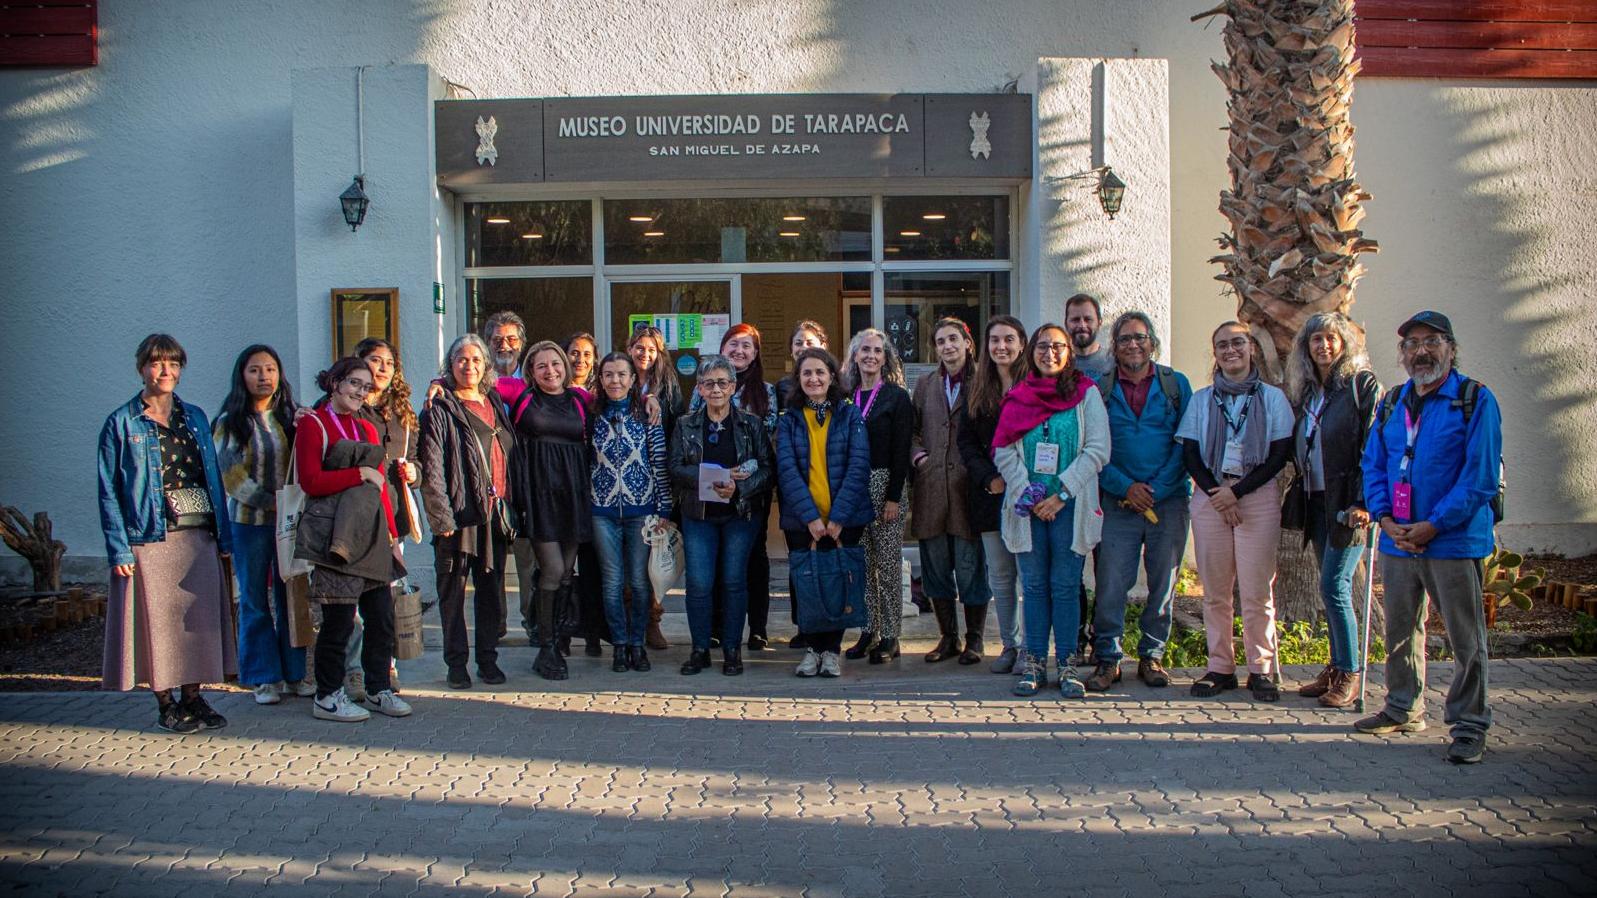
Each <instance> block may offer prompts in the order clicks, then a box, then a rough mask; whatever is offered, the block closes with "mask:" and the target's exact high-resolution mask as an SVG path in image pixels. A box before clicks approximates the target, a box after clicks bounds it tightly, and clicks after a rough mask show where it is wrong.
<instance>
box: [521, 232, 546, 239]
mask: <svg viewBox="0 0 1597 898" xmlns="http://www.w3.org/2000/svg"><path fill="white" fill-rule="evenodd" d="M521 239H523V240H542V239H543V235H542V234H539V233H538V232H536V231H534V232H533V233H530V234H522V235H521Z"/></svg>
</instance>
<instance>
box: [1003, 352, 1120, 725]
mask: <svg viewBox="0 0 1597 898" xmlns="http://www.w3.org/2000/svg"><path fill="white" fill-rule="evenodd" d="M1026 355H1027V357H1028V359H1029V360H1030V361H1031V372H1030V373H1029V374H1027V375H1026V377H1025V379H1023V380H1021V381H1020V382H1019V383H1017V384H1015V387H1014V389H1012V390H1010V392H1009V394H1008V395H1007V396H1005V397H1004V404H1003V406H1002V408H1001V409H1000V410H999V413H998V430H997V432H996V433H994V434H993V463H994V465H996V466H997V468H998V473H999V474H1000V475H1001V476H1002V477H1003V479H1004V505H1003V511H1002V512H1001V513H1000V519H1001V523H1000V525H999V529H1000V532H1001V533H1002V535H1003V538H1004V545H1005V546H1006V547H1007V548H1008V549H1009V551H1011V552H1014V553H1015V557H1016V560H1017V561H1019V563H1020V576H1021V583H1022V586H1023V590H1024V592H1025V596H1026V614H1025V633H1026V655H1027V658H1026V665H1025V669H1024V670H1023V671H1022V673H1021V676H1020V679H1019V680H1017V681H1016V682H1015V689H1014V692H1015V694H1016V695H1023V696H1030V695H1036V694H1037V693H1038V692H1039V691H1041V690H1042V688H1043V687H1044V686H1046V685H1047V683H1048V640H1049V636H1050V635H1051V636H1052V637H1053V643H1054V646H1055V650H1056V651H1057V652H1058V656H1059V694H1060V696H1061V697H1063V698H1081V697H1083V696H1084V695H1086V689H1085V687H1084V686H1083V685H1082V682H1081V679H1080V678H1078V677H1077V676H1076V669H1075V666H1074V662H1073V658H1072V657H1071V656H1072V653H1073V652H1074V651H1075V649H1076V628H1077V627H1078V626H1079V624H1080V621H1078V620H1077V618H1078V617H1079V616H1080V614H1081V609H1080V607H1079V605H1078V592H1079V590H1080V589H1081V571H1082V567H1083V565H1084V563H1085V561H1086V558H1087V555H1088V553H1090V552H1091V551H1092V547H1093V546H1095V545H1097V544H1098V539H1099V537H1100V536H1101V535H1102V533H1103V511H1102V509H1101V508H1100V507H1099V505H1098V472H1099V471H1101V470H1102V469H1103V466H1104V465H1105V464H1106V463H1107V462H1108V461H1109V416H1108V414H1107V412H1105V410H1104V404H1103V399H1102V398H1101V397H1100V396H1099V395H1098V389H1097V387H1096V386H1094V385H1093V382H1092V379H1091V378H1089V377H1087V376H1086V375H1085V374H1082V373H1081V372H1079V371H1078V370H1077V369H1076V367H1075V365H1074V364H1072V360H1071V355H1070V335H1069V334H1068V333H1067V332H1066V331H1065V329H1064V328H1062V327H1060V326H1059V325H1057V324H1045V325H1043V326H1042V327H1040V328H1038V329H1037V331H1036V333H1034V334H1032V335H1031V341H1030V342H1029V343H1027V344H1026Z"/></svg>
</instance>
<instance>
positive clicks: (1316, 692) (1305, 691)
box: [1298, 664, 1336, 698]
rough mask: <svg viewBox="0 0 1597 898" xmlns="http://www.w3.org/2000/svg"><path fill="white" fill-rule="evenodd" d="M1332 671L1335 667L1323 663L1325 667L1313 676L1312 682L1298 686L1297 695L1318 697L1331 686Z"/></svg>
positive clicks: (1333, 671) (1334, 670)
mask: <svg viewBox="0 0 1597 898" xmlns="http://www.w3.org/2000/svg"><path fill="white" fill-rule="evenodd" d="M1334 673H1336V668H1334V667H1332V666H1331V665H1329V664H1327V665H1325V669H1324V670H1322V671H1320V675H1319V676H1317V677H1315V678H1314V680H1313V682H1309V683H1304V684H1303V685H1302V686H1299V687H1298V695H1301V696H1303V697H1304V698H1319V697H1320V696H1322V695H1324V694H1325V691H1326V690H1327V689H1330V688H1331V675H1332V674H1334Z"/></svg>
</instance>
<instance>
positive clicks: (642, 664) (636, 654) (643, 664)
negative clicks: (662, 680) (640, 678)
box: [632, 645, 654, 673]
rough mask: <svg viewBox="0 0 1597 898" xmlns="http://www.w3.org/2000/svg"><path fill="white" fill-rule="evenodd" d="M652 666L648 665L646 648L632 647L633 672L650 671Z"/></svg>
mask: <svg viewBox="0 0 1597 898" xmlns="http://www.w3.org/2000/svg"><path fill="white" fill-rule="evenodd" d="M653 666H654V665H652V664H650V663H649V650H648V648H647V647H645V646H641V645H635V646H633V647H632V669H633V670H635V671H638V672H639V673H642V672H643V671H646V670H648V669H650V668H651V667H653Z"/></svg>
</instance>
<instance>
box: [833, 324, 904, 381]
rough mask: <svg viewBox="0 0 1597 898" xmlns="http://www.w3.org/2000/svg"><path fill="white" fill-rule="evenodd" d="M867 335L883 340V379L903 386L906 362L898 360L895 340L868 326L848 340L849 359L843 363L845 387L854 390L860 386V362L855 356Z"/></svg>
mask: <svg viewBox="0 0 1597 898" xmlns="http://www.w3.org/2000/svg"><path fill="white" fill-rule="evenodd" d="M866 337H875V338H877V339H879V340H881V341H882V355H883V359H882V380H883V381H885V382H887V383H890V384H896V385H898V386H900V387H902V386H903V385H904V363H903V362H901V361H899V360H898V350H897V349H894V348H893V341H892V340H889V339H887V335H886V334H884V333H882V332H881V331H879V330H877V329H876V328H874V327H867V328H866V329H864V330H862V331H860V332H859V333H857V334H855V335H854V339H852V340H850V341H848V359H847V361H845V362H844V363H843V389H844V390H853V389H855V388H856V387H858V386H859V382H860V374H859V362H856V361H855V360H854V356H855V354H856V353H858V352H859V348H860V346H862V345H864V343H865V338H866Z"/></svg>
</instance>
